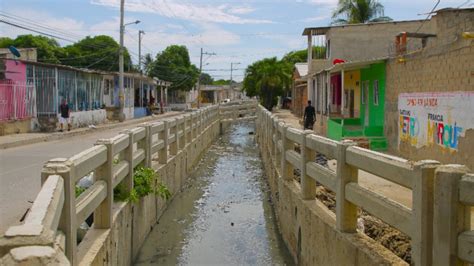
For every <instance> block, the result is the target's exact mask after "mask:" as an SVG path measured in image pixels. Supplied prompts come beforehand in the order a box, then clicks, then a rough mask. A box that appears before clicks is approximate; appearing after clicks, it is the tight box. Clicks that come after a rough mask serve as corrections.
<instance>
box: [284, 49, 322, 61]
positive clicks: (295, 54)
mask: <svg viewBox="0 0 474 266" xmlns="http://www.w3.org/2000/svg"><path fill="white" fill-rule="evenodd" d="M325 57H326V47H322V46H313V58H315V59H324V58H325ZM281 60H282V61H286V62H288V63H290V64H292V65H294V64H296V63H304V62H307V61H308V50H306V49H303V50H297V51H291V52H289V53H287V54H285V55H284V56H283V58H282V59H281Z"/></svg>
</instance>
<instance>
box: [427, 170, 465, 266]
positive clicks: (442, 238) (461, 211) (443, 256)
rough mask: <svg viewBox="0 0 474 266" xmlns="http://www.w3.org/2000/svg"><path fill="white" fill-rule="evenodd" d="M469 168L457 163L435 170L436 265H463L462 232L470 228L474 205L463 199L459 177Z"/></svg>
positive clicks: (434, 238)
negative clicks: (462, 200) (459, 248)
mask: <svg viewBox="0 0 474 266" xmlns="http://www.w3.org/2000/svg"><path fill="white" fill-rule="evenodd" d="M467 172H468V169H467V167H465V166H463V165H455V164H452V165H442V166H440V167H438V168H437V169H436V170H435V184H434V223H433V231H434V234H433V265H445V266H451V265H452V266H454V265H461V262H460V261H459V259H458V255H457V251H458V235H459V233H461V232H463V231H466V230H469V227H470V223H471V219H470V218H471V217H470V214H471V213H470V212H471V210H470V209H471V208H470V207H469V206H465V205H463V204H461V203H460V201H459V181H460V180H461V178H462V176H463V175H464V174H466V173H467Z"/></svg>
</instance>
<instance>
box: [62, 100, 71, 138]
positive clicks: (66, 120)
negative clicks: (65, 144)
mask: <svg viewBox="0 0 474 266" xmlns="http://www.w3.org/2000/svg"><path fill="white" fill-rule="evenodd" d="M59 110H60V112H61V116H60V117H59V125H60V127H61V129H60V130H59V131H60V132H63V128H64V124H67V131H70V130H71V119H70V115H71V109H69V105H68V103H67V100H66V98H64V99H63V102H62V103H61V105H60V106H59Z"/></svg>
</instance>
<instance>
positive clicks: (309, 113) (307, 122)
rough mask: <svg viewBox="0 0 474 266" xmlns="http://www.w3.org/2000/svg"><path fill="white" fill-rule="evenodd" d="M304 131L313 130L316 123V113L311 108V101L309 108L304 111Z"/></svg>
mask: <svg viewBox="0 0 474 266" xmlns="http://www.w3.org/2000/svg"><path fill="white" fill-rule="evenodd" d="M303 121H304V129H305V130H306V129H313V124H314V122H315V121H316V111H315V110H314V107H313V106H311V101H308V106H306V108H305V109H304V116H303Z"/></svg>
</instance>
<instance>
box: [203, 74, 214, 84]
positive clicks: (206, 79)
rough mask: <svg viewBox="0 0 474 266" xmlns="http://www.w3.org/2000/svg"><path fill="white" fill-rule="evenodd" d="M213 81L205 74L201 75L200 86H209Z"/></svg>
mask: <svg viewBox="0 0 474 266" xmlns="http://www.w3.org/2000/svg"><path fill="white" fill-rule="evenodd" d="M213 82H214V79H213V78H212V77H211V75H209V74H207V73H201V85H211V84H212V83H213Z"/></svg>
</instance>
